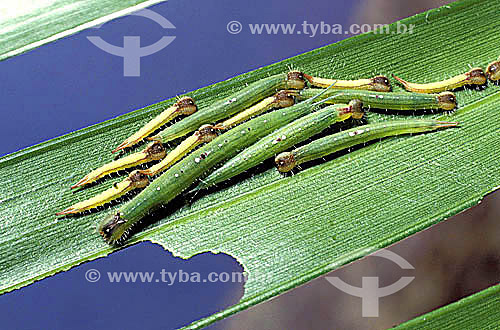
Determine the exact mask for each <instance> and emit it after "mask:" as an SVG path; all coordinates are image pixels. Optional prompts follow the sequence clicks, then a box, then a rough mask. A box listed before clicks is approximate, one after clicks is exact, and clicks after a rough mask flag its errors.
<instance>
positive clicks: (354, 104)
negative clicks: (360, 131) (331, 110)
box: [349, 99, 365, 119]
mask: <svg viewBox="0 0 500 330" xmlns="http://www.w3.org/2000/svg"><path fill="white" fill-rule="evenodd" d="M349 108H350V110H351V113H352V118H354V119H362V118H363V116H364V115H365V112H364V111H363V102H361V101H360V100H358V99H354V100H351V101H350V102H349Z"/></svg>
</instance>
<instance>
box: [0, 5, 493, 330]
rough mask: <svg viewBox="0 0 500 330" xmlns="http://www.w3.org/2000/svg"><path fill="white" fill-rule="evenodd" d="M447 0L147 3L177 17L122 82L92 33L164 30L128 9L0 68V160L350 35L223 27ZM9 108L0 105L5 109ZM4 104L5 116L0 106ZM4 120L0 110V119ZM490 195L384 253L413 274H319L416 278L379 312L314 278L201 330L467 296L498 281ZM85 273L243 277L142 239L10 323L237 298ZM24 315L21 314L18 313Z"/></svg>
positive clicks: (315, 323) (112, 315)
mask: <svg viewBox="0 0 500 330" xmlns="http://www.w3.org/2000/svg"><path fill="white" fill-rule="evenodd" d="M447 2H449V1H434V0H426V1H419V2H409V1H392V0H357V1H335V2H332V1H326V0H322V1H310V2H306V1H298V0H289V1H287V2H286V3H281V2H280V3H277V2H269V1H265V0H257V1H253V2H243V1H239V2H235V1H230V0H218V1H213V0H212V1H195V0H183V1H179V0H171V1H168V2H166V3H161V4H158V5H155V6H153V7H151V8H150V9H152V10H154V11H155V12H157V13H159V14H161V15H162V16H164V17H166V18H167V19H168V20H169V21H170V22H172V24H174V25H175V27H176V28H175V30H172V31H168V32H169V33H171V35H175V36H176V39H175V40H174V42H172V44H170V45H169V46H168V47H167V48H165V50H164V51H161V52H158V53H156V54H154V55H151V56H148V57H144V58H142V59H141V76H140V77H123V60H122V58H120V57H116V56H111V55H109V54H107V53H105V52H103V51H102V50H100V49H98V48H97V47H95V46H94V45H92V44H91V43H90V42H89V41H88V40H87V36H96V35H97V36H100V37H102V38H103V39H104V40H106V41H107V42H109V43H111V44H115V45H121V44H123V36H124V35H128V36H131V35H132V36H140V37H141V44H142V45H149V44H152V43H154V42H156V41H157V40H158V39H159V37H160V36H163V35H164V33H165V31H164V30H163V29H161V27H159V26H158V25H157V24H156V23H154V22H151V21H149V20H147V19H144V18H141V17H137V16H127V17H122V18H119V19H116V20H114V21H112V22H109V23H106V24H104V25H103V26H101V27H100V28H99V29H89V30H86V31H83V32H81V33H78V34H76V35H73V36H70V37H67V38H64V39H61V40H58V41H56V42H53V43H51V44H48V45H44V46H42V47H40V48H38V49H35V50H32V51H30V52H28V53H25V54H23V55H20V56H16V57H14V58H11V59H8V60H5V61H2V62H0V72H1V74H2V79H0V106H1V109H2V113H4V114H6V113H8V116H5V115H4V120H2V121H0V125H1V126H0V127H1V129H0V155H5V154H8V153H11V152H14V151H16V150H19V149H22V148H24V147H27V146H30V145H33V144H36V143H39V142H42V141H44V140H48V139H51V138H53V137H55V136H59V135H62V134H66V133H69V132H71V131H74V130H77V129H80V128H83V127H86V126H89V125H92V124H95V123H98V122H101V121H103V120H106V119H110V118H113V117H116V116H118V115H120V114H123V113H126V112H128V111H131V110H134V109H138V108H141V107H144V106H146V105H149V104H151V103H155V102H158V101H161V100H163V99H167V98H170V97H173V96H175V95H179V94H182V93H184V92H186V91H190V90H194V89H197V88H200V87H203V86H206V85H210V84H212V83H214V82H217V81H221V80H224V79H227V78H230V77H232V76H234V75H237V74H240V73H243V72H247V71H250V70H253V69H256V68H258V67H261V66H265V65H268V64H271V63H274V62H277V61H279V60H282V59H284V58H288V57H291V56H294V55H297V54H300V53H303V52H306V51H309V50H312V49H315V48H317V47H320V46H324V45H327V44H330V43H333V42H336V41H339V40H341V39H344V38H346V37H349V36H350V35H349V34H347V35H334V34H328V35H327V34H317V35H315V36H314V37H311V36H310V35H302V36H297V35H283V34H262V35H253V34H251V33H250V32H249V31H248V30H245V29H244V30H243V31H242V32H241V33H239V34H230V33H229V32H228V31H227V24H228V22H229V21H232V20H237V21H239V22H241V23H242V24H243V26H244V27H245V26H248V24H258V23H275V24H279V23H290V24H297V25H299V24H302V22H304V21H307V22H309V23H313V24H314V23H319V22H321V21H323V22H325V23H329V24H342V25H344V26H349V25H350V24H359V25H361V24H383V23H390V22H393V21H396V20H398V19H401V18H404V17H407V16H411V15H413V14H416V13H419V12H422V11H425V10H427V9H430V8H435V7H438V6H441V5H444V4H446V3H447ZM3 109H5V110H3ZM4 111H5V112H4ZM6 117H7V118H6ZM499 211H500V192H496V193H494V194H491V195H489V196H487V197H486V198H485V199H484V200H483V202H482V203H481V204H480V205H478V206H476V207H473V208H472V209H469V210H467V211H466V212H464V213H462V214H459V215H457V216H455V217H452V218H450V219H449V220H447V221H445V222H442V223H440V224H438V225H435V226H433V227H431V228H429V229H427V230H425V231H424V232H421V233H419V234H417V235H414V236H412V237H410V238H408V239H406V240H404V241H402V242H400V243H398V244H395V245H394V246H392V247H390V250H391V251H393V252H396V253H397V254H399V255H400V256H402V257H403V258H405V259H406V260H407V261H408V262H410V264H412V265H413V266H414V268H415V269H414V270H411V271H410V270H401V269H400V268H399V267H397V266H396V265H394V264H393V263H392V262H390V261H387V260H384V259H382V258H376V257H367V258H364V259H362V260H359V261H357V262H355V263H353V264H350V265H348V266H345V267H343V268H341V269H339V270H337V271H334V272H332V273H330V274H327V275H326V276H338V277H340V278H341V279H343V280H344V281H345V282H347V283H349V284H351V285H354V286H360V285H361V278H362V277H364V276H379V277H380V286H386V285H389V284H391V283H393V282H395V281H396V280H397V279H399V278H400V277H401V276H415V280H414V281H413V282H412V283H411V284H410V285H408V286H407V287H406V288H405V289H403V290H401V291H399V292H398V293H396V294H394V295H391V296H389V297H385V298H382V299H381V301H380V316H379V317H377V318H363V317H361V299H359V298H356V297H352V296H350V295H348V294H346V293H344V292H342V291H340V290H338V289H336V288H335V287H333V286H332V285H331V284H329V283H328V282H327V280H325V279H324V277H322V278H318V279H316V280H313V281H311V282H309V283H307V284H305V285H303V286H301V287H299V288H296V289H294V290H292V291H290V292H287V293H285V294H283V295H281V296H279V297H277V298H275V299H273V300H272V301H269V302H266V303H263V304H260V305H258V306H255V307H252V308H250V309H248V310H245V311H243V312H240V313H238V314H236V315H234V316H232V317H230V318H228V319H226V320H223V321H220V322H218V323H216V324H214V325H212V326H210V327H209V328H210V329H238V330H241V329H269V330H271V329H384V328H387V327H391V326H393V325H396V324H398V323H400V322H403V321H405V320H408V319H411V318H413V317H415V316H417V315H420V314H422V313H425V312H427V311H430V310H433V309H435V308H437V307H440V306H443V305H446V304H448V303H450V302H452V301H456V300H457V299H459V298H461V297H464V296H467V295H469V294H471V293H474V292H477V291H479V290H481V289H484V288H486V287H488V286H491V285H493V284H495V283H498V281H499V279H500V240H498V237H499V235H500V225H499V222H498V214H499ZM89 269H98V270H99V271H101V273H104V272H106V271H156V272H158V271H159V270H161V269H166V270H168V271H170V272H176V271H179V270H183V271H197V272H200V273H201V274H207V273H209V272H211V271H216V272H235V271H236V272H241V271H242V267H241V266H240V265H239V264H238V263H237V261H236V260H234V259H233V258H232V257H230V256H227V255H223V254H219V255H214V254H210V253H204V254H201V255H198V256H196V257H193V258H191V259H189V260H187V261H186V260H181V259H179V258H175V257H173V256H172V255H171V253H170V252H168V251H164V250H163V249H162V248H161V247H159V246H156V245H154V244H150V243H141V244H138V245H135V246H132V247H129V248H127V249H124V250H121V251H119V252H117V253H113V254H112V255H110V256H109V257H107V258H103V259H99V260H96V261H93V262H91V263H87V264H83V265H81V266H78V267H75V268H73V269H71V270H70V271H67V272H64V273H60V274H57V275H56V276H53V277H51V278H47V279H45V280H43V281H40V282H37V283H35V284H32V285H30V286H28V287H25V288H24V289H22V290H17V291H14V292H11V293H8V294H5V295H3V296H0V316H1V317H2V319H3V320H4V322H6V325H7V328H9V329H39V328H50V329H67V328H68V327H71V328H72V329H100V328H104V327H106V328H107V329H124V328H125V329H129V328H139V327H140V328H143V329H157V328H161V329H175V328H178V327H180V326H182V325H186V324H189V323H190V322H192V321H194V320H197V319H199V318H202V317H204V316H208V315H210V314H212V313H214V312H216V311H218V310H222V309H224V308H226V307H228V306H231V305H233V304H235V303H237V302H238V300H239V299H240V297H241V296H242V295H243V284H242V283H210V284H207V283H178V284H176V285H172V286H167V285H164V284H161V283H160V284H158V283H149V284H141V283H134V284H130V283H120V284H118V283H105V282H104V281H100V282H98V283H89V282H87V281H86V280H85V278H84V276H85V273H86V271H88V270H89ZM27 316H29V317H27Z"/></svg>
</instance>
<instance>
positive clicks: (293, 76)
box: [286, 71, 306, 89]
mask: <svg viewBox="0 0 500 330" xmlns="http://www.w3.org/2000/svg"><path fill="white" fill-rule="evenodd" d="M286 83H287V88H292V89H303V88H304V87H305V86H306V81H305V80H304V74H303V73H302V72H300V71H290V72H288V74H287V76H286Z"/></svg>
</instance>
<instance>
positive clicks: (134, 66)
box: [87, 9, 175, 77]
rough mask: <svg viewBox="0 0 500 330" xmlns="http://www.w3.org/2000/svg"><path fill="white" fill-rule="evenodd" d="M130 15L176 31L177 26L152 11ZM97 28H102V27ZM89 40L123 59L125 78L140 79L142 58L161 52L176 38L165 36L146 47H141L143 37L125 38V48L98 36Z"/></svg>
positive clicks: (142, 11)
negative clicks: (147, 19)
mask: <svg viewBox="0 0 500 330" xmlns="http://www.w3.org/2000/svg"><path fill="white" fill-rule="evenodd" d="M130 15H135V16H142V17H145V18H149V19H150V20H152V21H155V22H156V23H158V24H159V25H160V26H161V27H162V28H164V29H175V26H174V25H173V24H172V23H171V22H170V21H169V20H167V19H166V18H165V17H163V16H161V15H160V14H158V13H156V12H154V11H152V10H150V9H143V10H140V11H137V12H135V13H132V14H130ZM95 28H100V26H96V27H95ZM87 39H89V40H90V42H91V43H93V44H94V45H95V46H97V47H99V48H100V49H102V50H103V51H105V52H106V53H109V54H111V55H115V56H120V57H123V76H125V77H139V76H140V75H141V57H144V56H149V55H152V54H154V53H156V52H159V51H160V50H162V49H163V48H165V47H167V46H168V45H169V44H170V43H171V42H172V41H174V39H175V37H173V36H163V37H161V39H160V40H158V41H157V42H155V43H154V44H152V45H149V46H145V47H141V37H138V36H125V37H123V47H118V46H115V45H112V44H110V43H108V42H106V41H104V40H103V39H102V38H101V37H97V36H90V37H87Z"/></svg>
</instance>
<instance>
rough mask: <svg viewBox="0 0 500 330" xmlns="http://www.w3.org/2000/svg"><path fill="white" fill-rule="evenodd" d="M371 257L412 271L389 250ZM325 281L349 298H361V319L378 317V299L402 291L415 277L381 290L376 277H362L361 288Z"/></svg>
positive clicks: (402, 279) (401, 280)
mask: <svg viewBox="0 0 500 330" xmlns="http://www.w3.org/2000/svg"><path fill="white" fill-rule="evenodd" d="M373 256H374V257H381V258H385V259H389V260H391V261H392V262H394V263H395V264H397V265H398V266H399V267H401V269H414V268H413V266H412V265H411V264H410V263H409V262H408V261H406V260H405V259H404V258H402V257H401V256H399V255H397V254H396V253H394V252H391V251H389V250H385V249H382V250H380V251H377V253H375V254H373ZM326 279H327V281H328V282H330V283H331V284H333V285H334V286H335V287H337V288H338V289H339V290H342V291H344V292H345V293H348V294H350V295H351V296H355V297H360V298H361V300H362V305H361V306H362V316H363V317H378V315H379V308H378V307H379V298H380V297H385V296H389V295H391V294H393V293H396V292H398V291H400V290H402V289H403V288H404V287H406V286H407V285H408V284H410V283H411V281H413V280H414V279H415V276H403V277H401V278H400V279H399V280H397V281H396V282H394V283H392V284H391V285H388V286H385V287H383V288H381V287H379V283H378V280H379V278H378V277H363V278H362V283H361V287H357V286H352V285H350V284H347V283H346V282H344V281H342V280H341V279H340V278H338V277H326Z"/></svg>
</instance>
